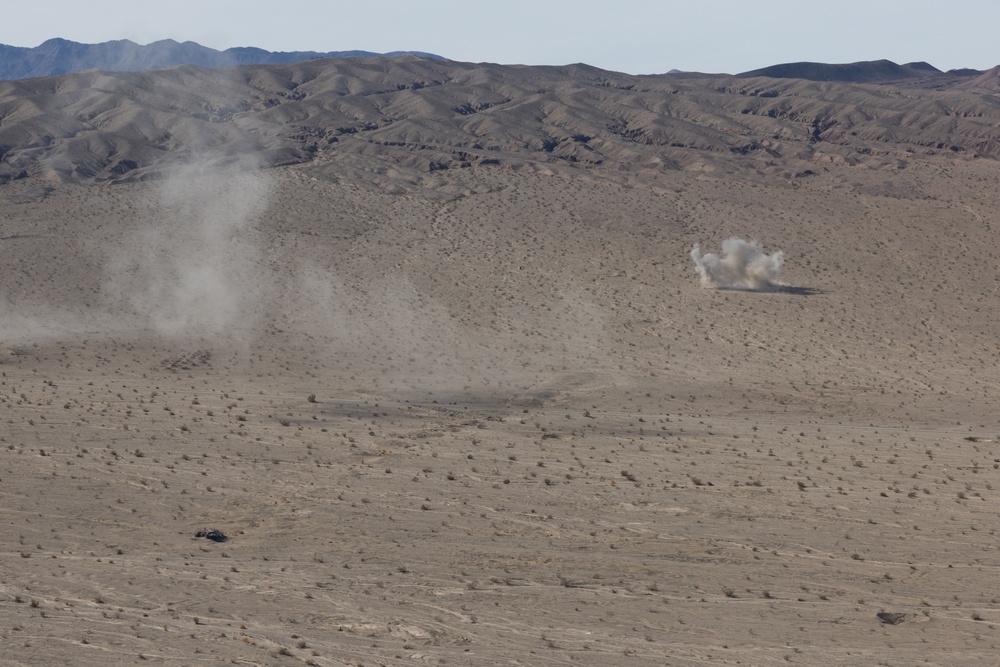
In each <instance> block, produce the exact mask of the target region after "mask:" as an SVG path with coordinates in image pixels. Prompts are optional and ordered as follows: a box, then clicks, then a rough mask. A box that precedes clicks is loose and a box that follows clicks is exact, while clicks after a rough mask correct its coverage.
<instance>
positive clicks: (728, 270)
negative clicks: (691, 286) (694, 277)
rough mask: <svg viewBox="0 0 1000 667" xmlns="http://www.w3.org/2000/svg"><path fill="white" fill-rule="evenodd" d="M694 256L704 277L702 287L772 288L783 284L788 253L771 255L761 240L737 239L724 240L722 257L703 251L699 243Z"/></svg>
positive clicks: (692, 253) (695, 246)
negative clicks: (783, 268) (782, 276)
mask: <svg viewBox="0 0 1000 667" xmlns="http://www.w3.org/2000/svg"><path fill="white" fill-rule="evenodd" d="M691 259H693V260H694V265H695V268H696V269H697V271H698V275H699V276H700V277H701V286H702V287H714V288H716V289H745V290H771V289H775V288H778V287H781V286H783V284H782V283H781V282H780V281H779V280H778V275H779V274H780V272H781V264H782V262H784V260H785V254H784V253H783V252H781V251H780V250H779V251H778V252H775V253H772V254H770V255H768V254H767V253H765V252H764V250H763V249H762V248H761V245H760V243H758V242H757V241H744V240H743V239H740V238H736V237H735V236H734V237H733V238H731V239H727V240H725V241H723V242H722V256H719V255H716V254H714V253H710V252H709V253H705V254H704V255H703V254H702V253H701V247H700V246H699V245H698V244H697V243H696V244H694V247H693V248H692V249H691Z"/></svg>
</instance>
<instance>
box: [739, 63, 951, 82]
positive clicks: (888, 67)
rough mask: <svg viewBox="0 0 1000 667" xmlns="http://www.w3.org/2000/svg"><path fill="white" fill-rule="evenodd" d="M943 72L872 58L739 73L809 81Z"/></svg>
mask: <svg viewBox="0 0 1000 667" xmlns="http://www.w3.org/2000/svg"><path fill="white" fill-rule="evenodd" d="M941 74H943V72H941V70H939V69H937V68H936V67H934V66H933V65H929V64H928V63H925V62H915V63H907V64H906V65H897V64H896V63H894V62H892V61H891V60H871V61H863V62H857V63H849V64H841V65H836V64H834V65H831V64H826V63H811V62H802V63H785V64H782V65H771V66H770V67H763V68H761V69H755V70H751V71H749V72H743V73H742V74H737V76H739V77H755V76H766V77H770V78H773V79H805V80H807V81H844V82H850V83H880V82H886V81H901V80H903V79H916V78H921V77H931V76H937V75H941Z"/></svg>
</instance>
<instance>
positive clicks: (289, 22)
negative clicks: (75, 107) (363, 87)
mask: <svg viewBox="0 0 1000 667" xmlns="http://www.w3.org/2000/svg"><path fill="white" fill-rule="evenodd" d="M998 25H1000V3H998V2H996V0H963V1H962V2H960V3H955V4H954V5H952V4H950V3H941V2H938V1H935V2H931V1H930V0H927V1H924V0H909V1H907V2H904V1H901V0H866V1H859V0H840V1H838V2H809V1H808V0H806V1H805V2H803V1H802V0H794V1H789V0H775V1H768V0H701V1H700V2H695V1H694V0H690V1H686V2H679V1H672V0H659V1H657V0H617V1H616V2H612V1H609V0H575V1H568V0H494V1H492V2H488V1H485V2H484V1H481V0H374V1H373V0H355V1H354V2H341V1H338V0H328V1H325V2H324V1H321V0H240V1H238V2H232V1H223V0H197V1H195V0H168V1H164V2H148V1H146V0H143V1H140V2H123V1H122V0H114V1H113V2H112V1H110V0H86V1H83V2H81V1H80V0H33V1H30V2H20V3H17V7H16V9H15V8H11V9H10V11H6V12H4V16H3V21H2V22H0V43H3V44H10V45H13V46H37V45H38V44H40V43H41V42H43V41H45V40H46V39H49V38H52V37H64V38H66V39H71V40H73V41H77V42H85V43H96V42H105V41H109V40H112V39H131V40H133V41H135V42H139V43H140V44H148V43H149V42H152V41H156V40H159V39H166V38H170V39H176V40H178V41H186V40H191V41H195V42H198V43H200V44H204V45H205V46H210V47H213V48H216V49H225V48H228V47H231V46H257V47H261V48H264V49H268V50H271V51H343V50H349V49H363V50H367V51H377V52H384V51H396V50H412V51H429V52H432V53H436V54H439V55H442V56H445V57H446V58H450V59H452V60H461V61H469V62H497V63H525V64H531V65H562V64H567V63H576V62H585V63H588V64H591V65H595V66H597V67H601V68H604V69H610V70H618V71H623V72H629V73H633V74H648V73H660V72H666V71H668V70H670V69H681V70H687V71H692V70H694V71H701V72H729V73H736V72H742V71H746V70H750V69H755V68H758V67H763V66H766V65H773V64H777V63H782V62H795V61H802V60H805V61H817V62H829V63H834V62H837V63H842V62H856V61H859V60H878V59H881V58H887V59H889V60H893V61H895V62H897V63H905V62H911V61H915V60H924V61H927V62H929V63H931V64H932V65H934V66H936V67H938V68H940V69H944V70H947V69H953V68H958V67H972V68H976V69H989V68H992V67H994V66H996V65H998V64H1000V46H997V44H998V40H997V38H996V35H997V26H998Z"/></svg>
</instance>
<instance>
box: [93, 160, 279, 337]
mask: <svg viewBox="0 0 1000 667" xmlns="http://www.w3.org/2000/svg"><path fill="white" fill-rule="evenodd" d="M269 190H270V184H269V181H268V180H267V177H266V175H265V174H264V173H262V172H260V171H232V172H222V171H217V170H212V169H210V168H207V167H200V166H187V167H184V168H182V169H179V170H176V171H174V172H173V173H171V174H170V175H169V177H168V178H167V179H166V180H165V181H164V182H163V184H162V186H161V188H160V193H159V197H160V200H161V201H160V209H159V210H160V213H159V215H158V216H157V218H158V219H156V220H148V221H143V223H144V226H143V227H142V228H140V229H138V230H136V231H135V232H133V233H132V234H130V235H129V237H128V238H126V239H124V240H123V242H122V243H121V244H120V245H119V247H118V248H117V252H116V253H115V255H114V256H112V257H110V258H109V259H108V261H107V264H106V266H105V275H106V281H105V285H104V292H105V295H106V297H107V298H109V299H110V300H111V301H113V302H117V303H119V304H127V306H128V307H129V308H130V309H131V311H132V312H133V314H134V315H135V316H136V317H137V318H139V320H140V321H141V322H142V323H144V324H145V325H146V326H148V327H151V328H152V329H153V330H155V331H156V332H157V333H159V334H160V335H163V336H165V337H179V336H201V337H204V336H218V335H222V334H226V335H232V334H234V333H235V332H238V331H249V330H251V329H252V328H253V326H254V325H255V322H256V319H257V317H258V312H259V311H258V308H257V307H256V304H258V303H260V302H261V301H262V297H263V296H264V293H265V292H266V290H267V289H268V282H269V281H268V280H267V279H266V276H265V275H264V272H263V271H262V260H263V257H262V253H261V248H260V247H259V244H258V243H257V242H256V241H255V240H254V231H255V230H254V225H255V223H256V222H257V221H258V219H259V218H260V217H261V216H262V214H263V213H264V212H265V211H266V209H267V205H268V193H269Z"/></svg>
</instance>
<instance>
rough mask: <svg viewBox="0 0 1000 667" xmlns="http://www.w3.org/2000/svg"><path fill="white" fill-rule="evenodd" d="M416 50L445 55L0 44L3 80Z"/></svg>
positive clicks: (162, 44) (189, 45) (186, 45)
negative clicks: (92, 70)
mask: <svg viewBox="0 0 1000 667" xmlns="http://www.w3.org/2000/svg"><path fill="white" fill-rule="evenodd" d="M404 54H409V55H416V56H421V57H424V58H432V59H435V60H443V58H442V57H441V56H438V55H434V54H432V53H422V52H419V51H393V52H391V53H385V54H379V53H372V52H370V51H328V52H325V53H322V52H318V51H265V50H263V49H257V48H253V47H239V48H232V49H226V50H225V51H217V50H216V49H212V48H209V47H207V46H202V45H201V44H196V43H195V42H183V43H182V42H177V41H174V40H172V39H164V40H161V41H159V42H153V43H152V44H147V45H145V46H143V45H141V44H136V43H135V42H132V41H129V40H127V39H121V40H116V41H113V42H103V43H101V44H80V43H78V42H71V41H69V40H66V39H58V38H56V39H50V40H48V41H46V42H43V43H42V44H40V45H39V46H36V47H33V48H28V47H21V46H7V45H5V44H0V79H6V80H10V79H25V78H29V77H39V76H54V75H59V74H69V73H72V72H82V71H85V70H90V69H100V70H104V71H107V72H131V71H138V70H145V69H158V68H161V67H174V66H176V65H198V66H199V67H229V66H231V65H263V64H280V63H291V62H299V61H302V60H312V59H315V58H346V57H367V56H377V55H386V56H397V55H404Z"/></svg>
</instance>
